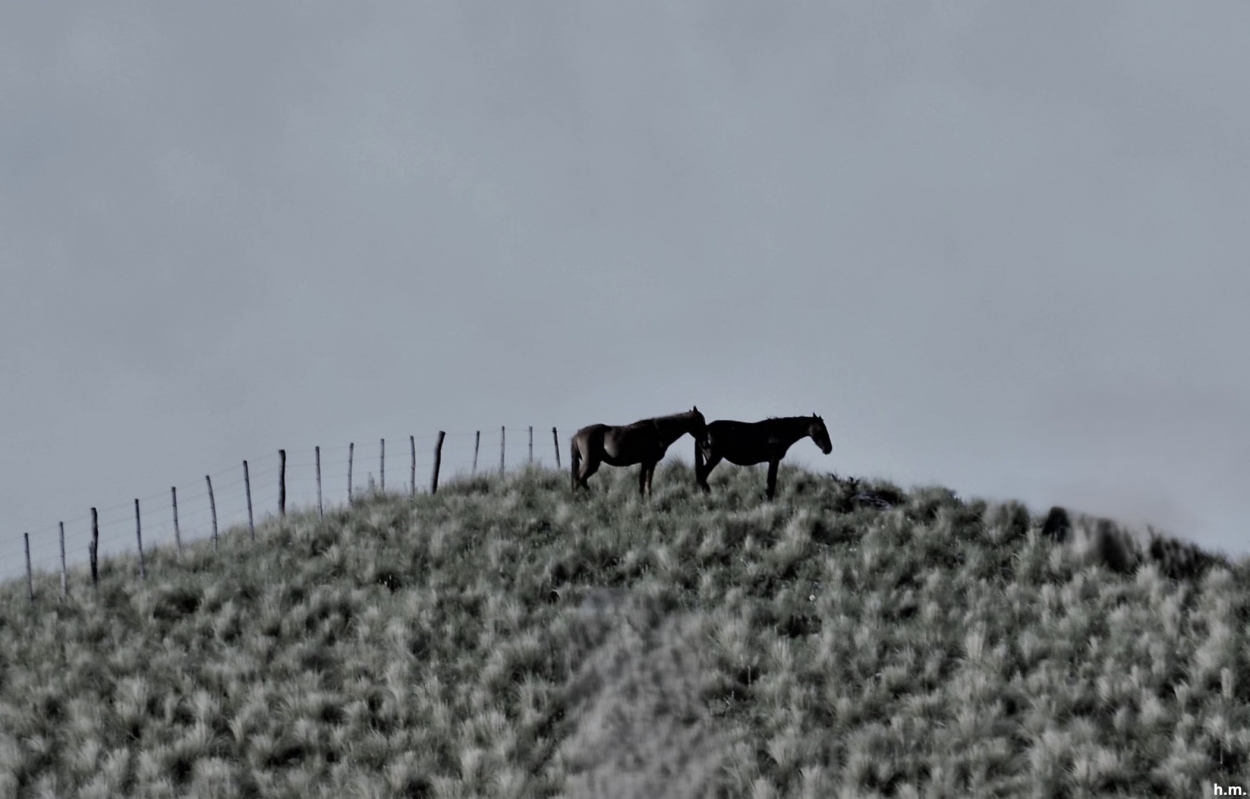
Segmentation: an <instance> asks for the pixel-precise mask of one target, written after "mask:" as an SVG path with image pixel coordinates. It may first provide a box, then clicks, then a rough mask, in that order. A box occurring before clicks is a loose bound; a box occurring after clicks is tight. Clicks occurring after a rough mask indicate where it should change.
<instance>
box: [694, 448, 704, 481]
mask: <svg viewBox="0 0 1250 799" xmlns="http://www.w3.org/2000/svg"><path fill="white" fill-rule="evenodd" d="M702 485H703V448H702V447H700V446H699V440H698V439H695V442H694V486H695V488H699V487H700V486H702Z"/></svg>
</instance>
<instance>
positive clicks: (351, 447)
mask: <svg viewBox="0 0 1250 799" xmlns="http://www.w3.org/2000/svg"><path fill="white" fill-rule="evenodd" d="M355 454H356V443H355V442H354V441H353V442H352V443H350V444H348V445H347V505H348V507H350V506H351V504H352V458H353V457H354V456H355Z"/></svg>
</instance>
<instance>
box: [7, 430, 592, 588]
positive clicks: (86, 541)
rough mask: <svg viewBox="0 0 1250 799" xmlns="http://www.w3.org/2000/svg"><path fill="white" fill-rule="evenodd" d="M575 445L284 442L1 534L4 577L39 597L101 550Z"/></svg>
mask: <svg viewBox="0 0 1250 799" xmlns="http://www.w3.org/2000/svg"><path fill="white" fill-rule="evenodd" d="M568 446H569V443H568V437H567V435H566V436H565V437H563V438H562V437H561V435H560V433H559V431H558V428H554V427H553V428H534V427H521V428H514V427H500V428H496V429H495V430H485V431H483V430H477V431H472V432H450V433H448V432H439V433H434V434H430V435H424V436H407V437H405V438H402V439H377V440H374V441H370V442H350V443H348V444H347V445H346V446H342V447H310V448H308V449H298V450H289V449H288V450H279V451H278V452H274V453H270V454H268V455H264V456H262V457H259V458H249V459H247V460H244V461H240V462H239V463H238V464H237V465H235V466H232V467H227V468H223V469H219V470H217V471H216V472H215V473H213V474H208V475H205V478H204V479H203V480H201V481H199V482H198V483H191V484H189V485H179V486H171V487H169V488H165V489H163V490H161V491H156V492H154V493H152V494H149V495H147V496H142V497H138V498H135V499H131V500H127V501H125V502H120V503H118V504H115V505H111V506H109V507H102V508H100V507H97V508H91V509H89V510H87V511H86V512H85V513H83V514H81V515H79V516H75V517H73V518H71V519H67V520H65V521H60V522H57V523H55V524H51V525H48V526H47V527H44V528H41V529H37V530H30V531H27V532H23V533H17V534H9V535H7V536H5V535H3V534H0V564H3V566H2V567H0V579H2V580H10V579H14V578H18V577H20V576H22V575H23V574H24V575H25V579H26V583H27V598H28V600H29V601H31V602H34V601H35V599H36V596H35V594H34V590H33V580H32V575H33V574H35V573H39V572H45V573H60V574H61V575H62V591H64V590H65V588H66V586H65V570H66V568H67V567H69V566H78V565H81V564H83V563H84V562H88V563H89V562H91V561H92V559H95V560H104V559H106V558H108V557H111V556H116V555H120V554H123V553H125V554H135V553H138V554H139V557H140V564H141V565H140V569H142V568H143V566H142V563H143V560H142V559H143V553H144V552H145V551H147V552H151V550H152V549H154V548H156V547H160V548H162V549H163V548H167V547H177V546H179V545H180V544H181V545H187V544H189V543H191V542H195V541H201V540H204V539H208V538H211V537H212V536H213V535H214V530H216V531H217V534H218V535H221V534H222V533H224V532H225V531H226V530H228V529H231V528H243V529H244V530H254V527H255V525H259V524H262V523H263V522H265V521H268V520H270V519H272V518H274V517H276V516H279V515H280V514H282V513H284V512H296V511H309V510H312V511H316V510H317V509H318V508H319V507H320V509H321V510H322V511H323V512H329V511H330V510H332V509H335V508H342V507H345V506H348V505H349V504H351V502H352V500H353V499H355V498H358V497H361V496H363V495H365V494H367V493H369V492H371V491H381V492H386V493H390V494H400V493H406V494H416V493H429V492H431V491H433V490H436V488H437V486H438V485H440V484H445V483H447V482H448V481H451V480H456V479H463V478H466V477H471V476H474V475H486V474H503V473H505V472H507V471H508V470H509V469H514V468H523V467H525V466H527V465H535V466H540V467H547V468H550V467H553V466H554V467H557V468H562V467H563V466H565V465H567V458H568V452H567V449H568ZM139 576H140V575H139V574H136V577H139Z"/></svg>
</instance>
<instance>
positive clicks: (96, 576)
mask: <svg viewBox="0 0 1250 799" xmlns="http://www.w3.org/2000/svg"><path fill="white" fill-rule="evenodd" d="M87 553H88V554H89V555H91V587H92V588H99V587H100V570H99V565H100V560H99V555H100V517H99V515H98V514H97V513H96V510H95V508H92V509H91V544H90V545H88V547H87Z"/></svg>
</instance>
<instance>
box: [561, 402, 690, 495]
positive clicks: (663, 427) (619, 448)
mask: <svg viewBox="0 0 1250 799" xmlns="http://www.w3.org/2000/svg"><path fill="white" fill-rule="evenodd" d="M706 431H707V423H706V422H704V421H703V414H701V413H699V408H698V406H695V407H693V408H691V409H690V410H688V411H686V412H685V413H676V414H673V415H672V416H657V417H655V418H654V419H642V420H641V421H637V422H634V423H633V424H626V425H616V426H612V425H606V424H592V425H589V426H587V427H583V428H582V429H581V430H578V431H577V432H576V433H575V434H574V435H573V440H572V457H571V461H572V465H573V490H574V491H576V490H577V487H578V486H581V487H582V488H585V489H587V490H589V489H590V486H589V485H588V484H587V483H586V480H587V479H589V477H590V476H591V475H592V474H594V473H595V472H596V471H598V469H599V464H600V463H606V464H608V465H609V466H633V465H634V464H635V463H640V464H642V470H641V471H640V472H639V473H638V495H639V496H643V495H644V494H650V493H651V480H652V478H654V477H655V465H656V464H657V463H659V462H660V459H662V458H663V457H664V453H665V452H667V451H668V448H669V446H670V445H671V444H672V443H673V442H674V441H676V440H677V439H679V438H681V437H682V436H684V435H685V434H686V433H689V434H690V435H692V436H694V437H695V440H696V441H698V440H699V439H701V438H702V437H703V435H704V433H705V432H706ZM583 461H584V462H583Z"/></svg>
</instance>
